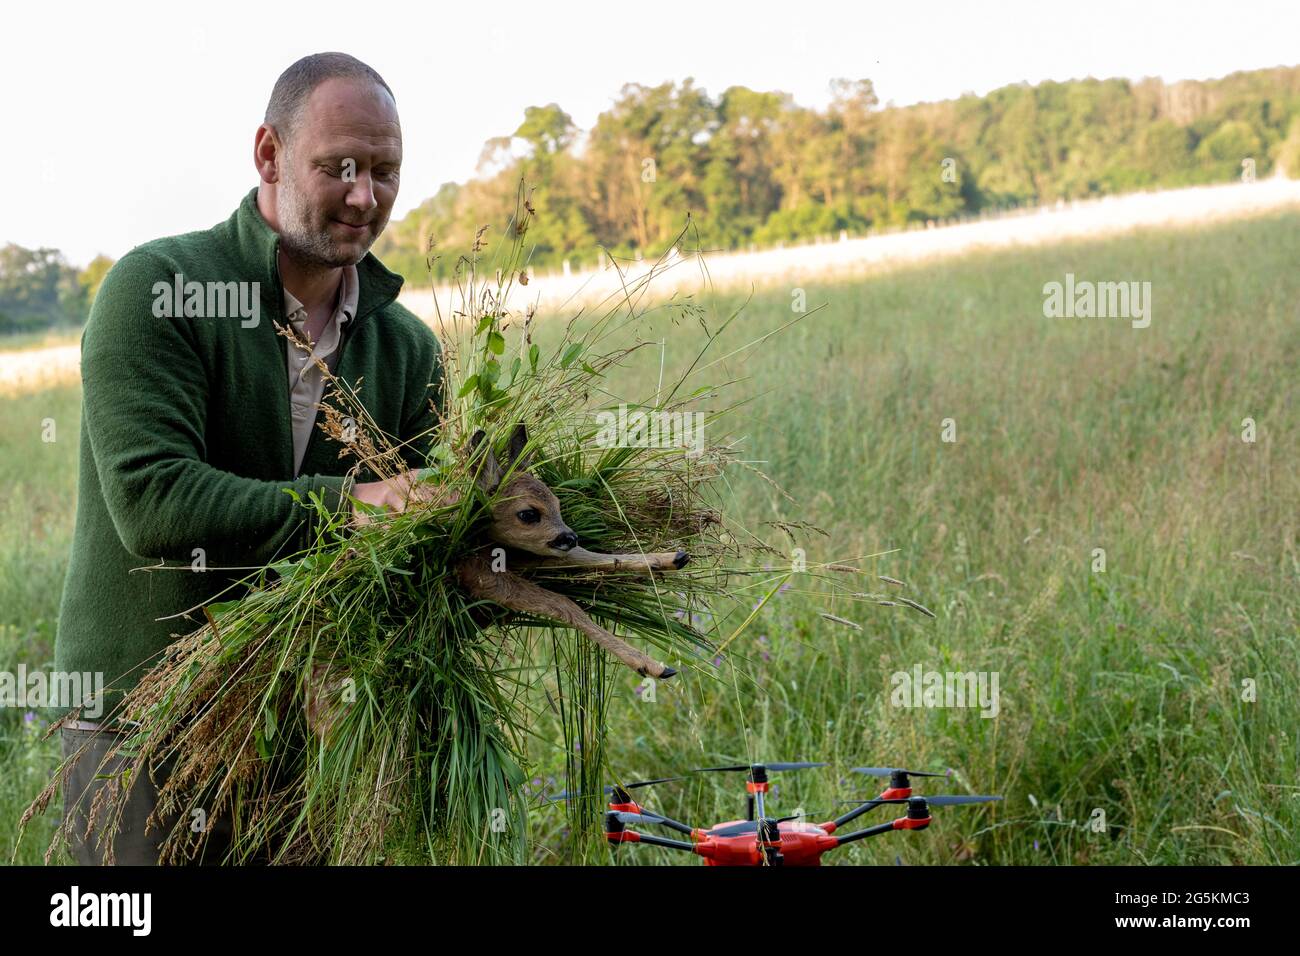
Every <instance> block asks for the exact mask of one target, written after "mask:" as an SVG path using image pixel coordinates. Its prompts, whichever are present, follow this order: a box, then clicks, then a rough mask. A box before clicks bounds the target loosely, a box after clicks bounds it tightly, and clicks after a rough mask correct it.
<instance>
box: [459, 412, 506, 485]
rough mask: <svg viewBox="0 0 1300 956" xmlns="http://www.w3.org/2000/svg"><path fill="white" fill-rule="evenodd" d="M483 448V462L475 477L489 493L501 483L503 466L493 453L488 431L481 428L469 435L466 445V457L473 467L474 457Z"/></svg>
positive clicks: (478, 483) (477, 483) (475, 481)
mask: <svg viewBox="0 0 1300 956" xmlns="http://www.w3.org/2000/svg"><path fill="white" fill-rule="evenodd" d="M480 448H482V449H483V453H484V457H483V464H482V466H481V467H480V468H479V469H478V473H477V474H476V475H475V477H474V483H475V484H476V485H478V486H479V488H481V489H482V490H483V491H484V492H486V493H487V494H489V495H490V494H492V493H493V492H494V491H496V490H497V488H498V486H500V484H501V474H502V472H501V466H500V465H499V464H498V463H497V456H496V455H494V454H493V453H492V443H491V442H490V441H488V440H487V433H486V432H484V431H483V429H481V428H480V429H479V430H478V431H476V432H474V434H473V435H471V436H470V437H469V443H468V444H467V446H466V451H467V454H466V456H465V457H466V458H468V459H469V461H470V464H471V467H473V462H474V459H475V458H477V457H478V452H479V449H480Z"/></svg>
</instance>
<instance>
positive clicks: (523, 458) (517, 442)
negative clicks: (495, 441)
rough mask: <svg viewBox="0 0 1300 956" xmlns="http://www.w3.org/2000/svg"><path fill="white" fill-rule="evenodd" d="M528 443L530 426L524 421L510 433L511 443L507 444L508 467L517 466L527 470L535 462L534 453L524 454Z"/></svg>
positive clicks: (518, 468) (521, 469) (520, 469)
mask: <svg viewBox="0 0 1300 956" xmlns="http://www.w3.org/2000/svg"><path fill="white" fill-rule="evenodd" d="M527 444H528V428H527V427H526V426H525V425H524V423H523V422H520V423H519V424H518V425H516V426H515V430H514V431H513V432H511V433H510V444H509V445H508V446H506V455H507V456H508V457H507V459H506V467H507V468H515V469H517V470H519V471H527V470H528V467H529V466H530V465H531V464H532V463H533V456H532V453H531V452H529V453H528V454H527V455H525V454H524V447H525V446H526V445H527Z"/></svg>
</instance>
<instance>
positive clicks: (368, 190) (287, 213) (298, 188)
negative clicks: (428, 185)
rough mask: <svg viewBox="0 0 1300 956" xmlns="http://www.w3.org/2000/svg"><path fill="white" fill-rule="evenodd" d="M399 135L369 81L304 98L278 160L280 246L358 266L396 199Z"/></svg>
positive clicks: (321, 261)
mask: <svg viewBox="0 0 1300 956" xmlns="http://www.w3.org/2000/svg"><path fill="white" fill-rule="evenodd" d="M401 165H402V130H401V127H400V125H399V124H398V121H397V108H396V106H395V105H394V103H393V100H392V97H390V96H389V95H388V92H387V91H386V90H385V89H384V88H383V87H381V86H379V85H378V84H377V83H368V82H363V81H359V80H341V79H332V80H326V81H325V82H324V83H321V84H320V85H319V86H318V87H316V89H315V90H313V91H312V94H311V96H310V97H309V98H308V100H307V105H306V108H305V109H304V110H303V114H302V117H301V118H300V119H299V121H298V124H297V126H296V127H295V128H294V130H293V132H292V134H291V139H290V141H289V143H288V146H287V149H286V150H285V152H284V154H283V155H282V157H281V162H280V181H279V188H278V189H277V190H276V216H277V218H278V219H279V228H280V245H281V248H282V249H283V250H284V251H285V252H286V253H287V254H289V255H290V256H292V257H293V258H294V259H297V260H298V261H300V262H303V263H306V264H312V265H319V266H325V267H330V268H334V267H338V266H349V265H355V264H356V263H358V262H360V261H361V259H362V257H363V256H365V254H366V252H367V251H369V249H370V246H371V245H372V244H373V243H374V241H375V240H376V239H378V238H379V234H380V233H381V232H383V231H384V227H385V226H386V225H388V216H389V214H390V213H391V212H392V210H393V203H394V202H395V201H396V200H397V186H398V174H399V171H400V169H401Z"/></svg>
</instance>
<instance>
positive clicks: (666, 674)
mask: <svg viewBox="0 0 1300 956" xmlns="http://www.w3.org/2000/svg"><path fill="white" fill-rule="evenodd" d="M676 673H677V671H676V669H674V668H672V667H665V668H664V672H663V673H662V674H660V675H659V679H660V680H667V679H668V678H670V677H672V676H673V675H674V674H676Z"/></svg>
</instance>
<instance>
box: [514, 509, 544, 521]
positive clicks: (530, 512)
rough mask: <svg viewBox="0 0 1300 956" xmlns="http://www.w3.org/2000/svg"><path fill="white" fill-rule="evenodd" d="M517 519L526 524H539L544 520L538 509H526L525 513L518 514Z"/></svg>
mask: <svg viewBox="0 0 1300 956" xmlns="http://www.w3.org/2000/svg"><path fill="white" fill-rule="evenodd" d="M515 517H517V518H518V519H519V520H520V521H522V522H523V523H524V524H537V522H539V521H541V520H542V514H541V512H540V511H538V510H537V509H536V508H525V509H524V510H523V511H520V512H518V513H517V514H516V515H515Z"/></svg>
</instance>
